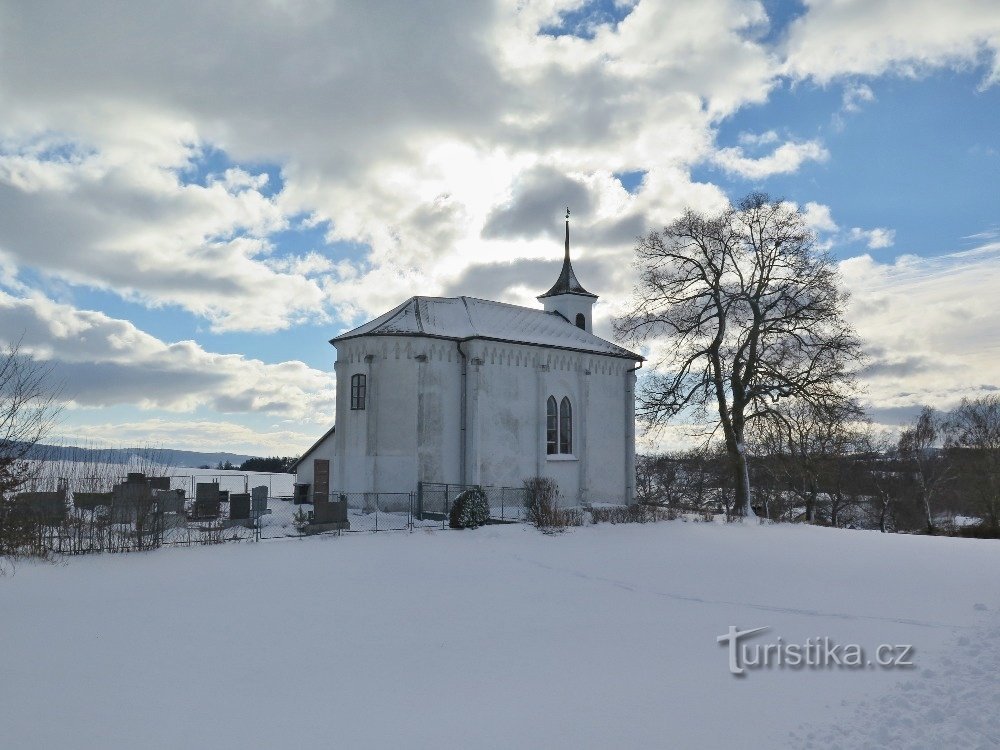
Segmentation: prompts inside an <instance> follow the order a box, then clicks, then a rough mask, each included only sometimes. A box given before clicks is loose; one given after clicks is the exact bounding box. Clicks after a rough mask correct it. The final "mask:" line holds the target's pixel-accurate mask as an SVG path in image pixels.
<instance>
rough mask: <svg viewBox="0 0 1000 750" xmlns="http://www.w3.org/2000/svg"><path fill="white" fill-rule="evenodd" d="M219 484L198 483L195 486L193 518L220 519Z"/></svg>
mask: <svg viewBox="0 0 1000 750" xmlns="http://www.w3.org/2000/svg"><path fill="white" fill-rule="evenodd" d="M219 500H220V498H219V484H218V482H198V484H197V485H196V486H195V496H194V510H193V512H192V515H191V517H192V518H218V517H219Z"/></svg>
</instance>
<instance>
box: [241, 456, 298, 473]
mask: <svg viewBox="0 0 1000 750" xmlns="http://www.w3.org/2000/svg"><path fill="white" fill-rule="evenodd" d="M296 461H298V457H297V456H268V457H267V458H248V459H247V460H246V461H244V462H243V463H241V464H240V465H239V470H240V471H263V472H270V473H272V474H290V473H292V472H291V468H292V465H293V464H294V463H295V462H296Z"/></svg>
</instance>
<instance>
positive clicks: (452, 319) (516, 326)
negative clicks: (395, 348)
mask: <svg viewBox="0 0 1000 750" xmlns="http://www.w3.org/2000/svg"><path fill="white" fill-rule="evenodd" d="M359 336H429V337H432V338H443V339H452V340H455V341H461V340H467V339H487V340H491V341H504V342H509V343H514V344H530V345H534V346H547V347H551V348H555V349H568V350H572V351H579V352H590V353H593V354H605V355H609V356H612V357H622V358H624V359H632V360H636V361H640V360H642V359H643V358H642V357H641V356H640V355H638V354H635V353H633V352H630V351H629V350H627V349H624V348H622V347H620V346H618V345H617V344H613V343H611V342H610V341H606V340H605V339H602V338H601V337H600V336H595V335H594V334H592V333H588V332H587V331H585V330H583V329H582V328H578V327H577V326H575V325H573V324H572V323H570V322H569V321H568V320H566V318H564V317H563V316H562V315H560V314H559V313H558V312H547V311H545V310H539V309H537V308H532V307H521V306H520V305H509V304H507V303H505V302H493V301H491V300H485V299H477V298H475V297H410V299H408V300H406V301H405V302H404V303H402V304H401V305H399V306H398V307H396V308H394V309H392V310H390V311H389V312H387V313H385V314H383V315H380V316H379V317H377V318H375V319H374V320H371V321H369V322H367V323H365V324H364V325H362V326H359V327H357V328H355V329H353V330H350V331H347V332H346V333H342V334H341V335H339V336H337V337H335V338H333V339H331V340H330V343H331V344H336V343H337V342H339V341H345V340H347V339H353V338H357V337H359Z"/></svg>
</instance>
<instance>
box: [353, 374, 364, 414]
mask: <svg viewBox="0 0 1000 750" xmlns="http://www.w3.org/2000/svg"><path fill="white" fill-rule="evenodd" d="M366 387H367V386H366V383H365V376H364V375H362V374H361V373H358V374H357V375H351V409H352V410H355V411H356V410H358V409H364V408H365V390H366Z"/></svg>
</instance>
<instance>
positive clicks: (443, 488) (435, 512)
mask: <svg viewBox="0 0 1000 750" xmlns="http://www.w3.org/2000/svg"><path fill="white" fill-rule="evenodd" d="M473 488H477V489H480V490H482V491H483V493H484V494H485V495H486V499H487V500H488V501H489V504H490V520H491V521H494V522H496V523H516V522H520V521H525V520H527V490H525V489H524V487H491V486H479V485H473V484H443V483H438V482H420V483H419V484H418V485H417V497H416V504H415V506H414V515H415V516H416V517H417V518H419V519H421V520H424V519H431V520H444V521H445V522H447V520H448V514H449V513H450V512H451V506H452V503H454V502H455V498H456V497H458V496H459V495H460V494H462V493H463V492H465V491H466V490H470V489H473Z"/></svg>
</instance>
